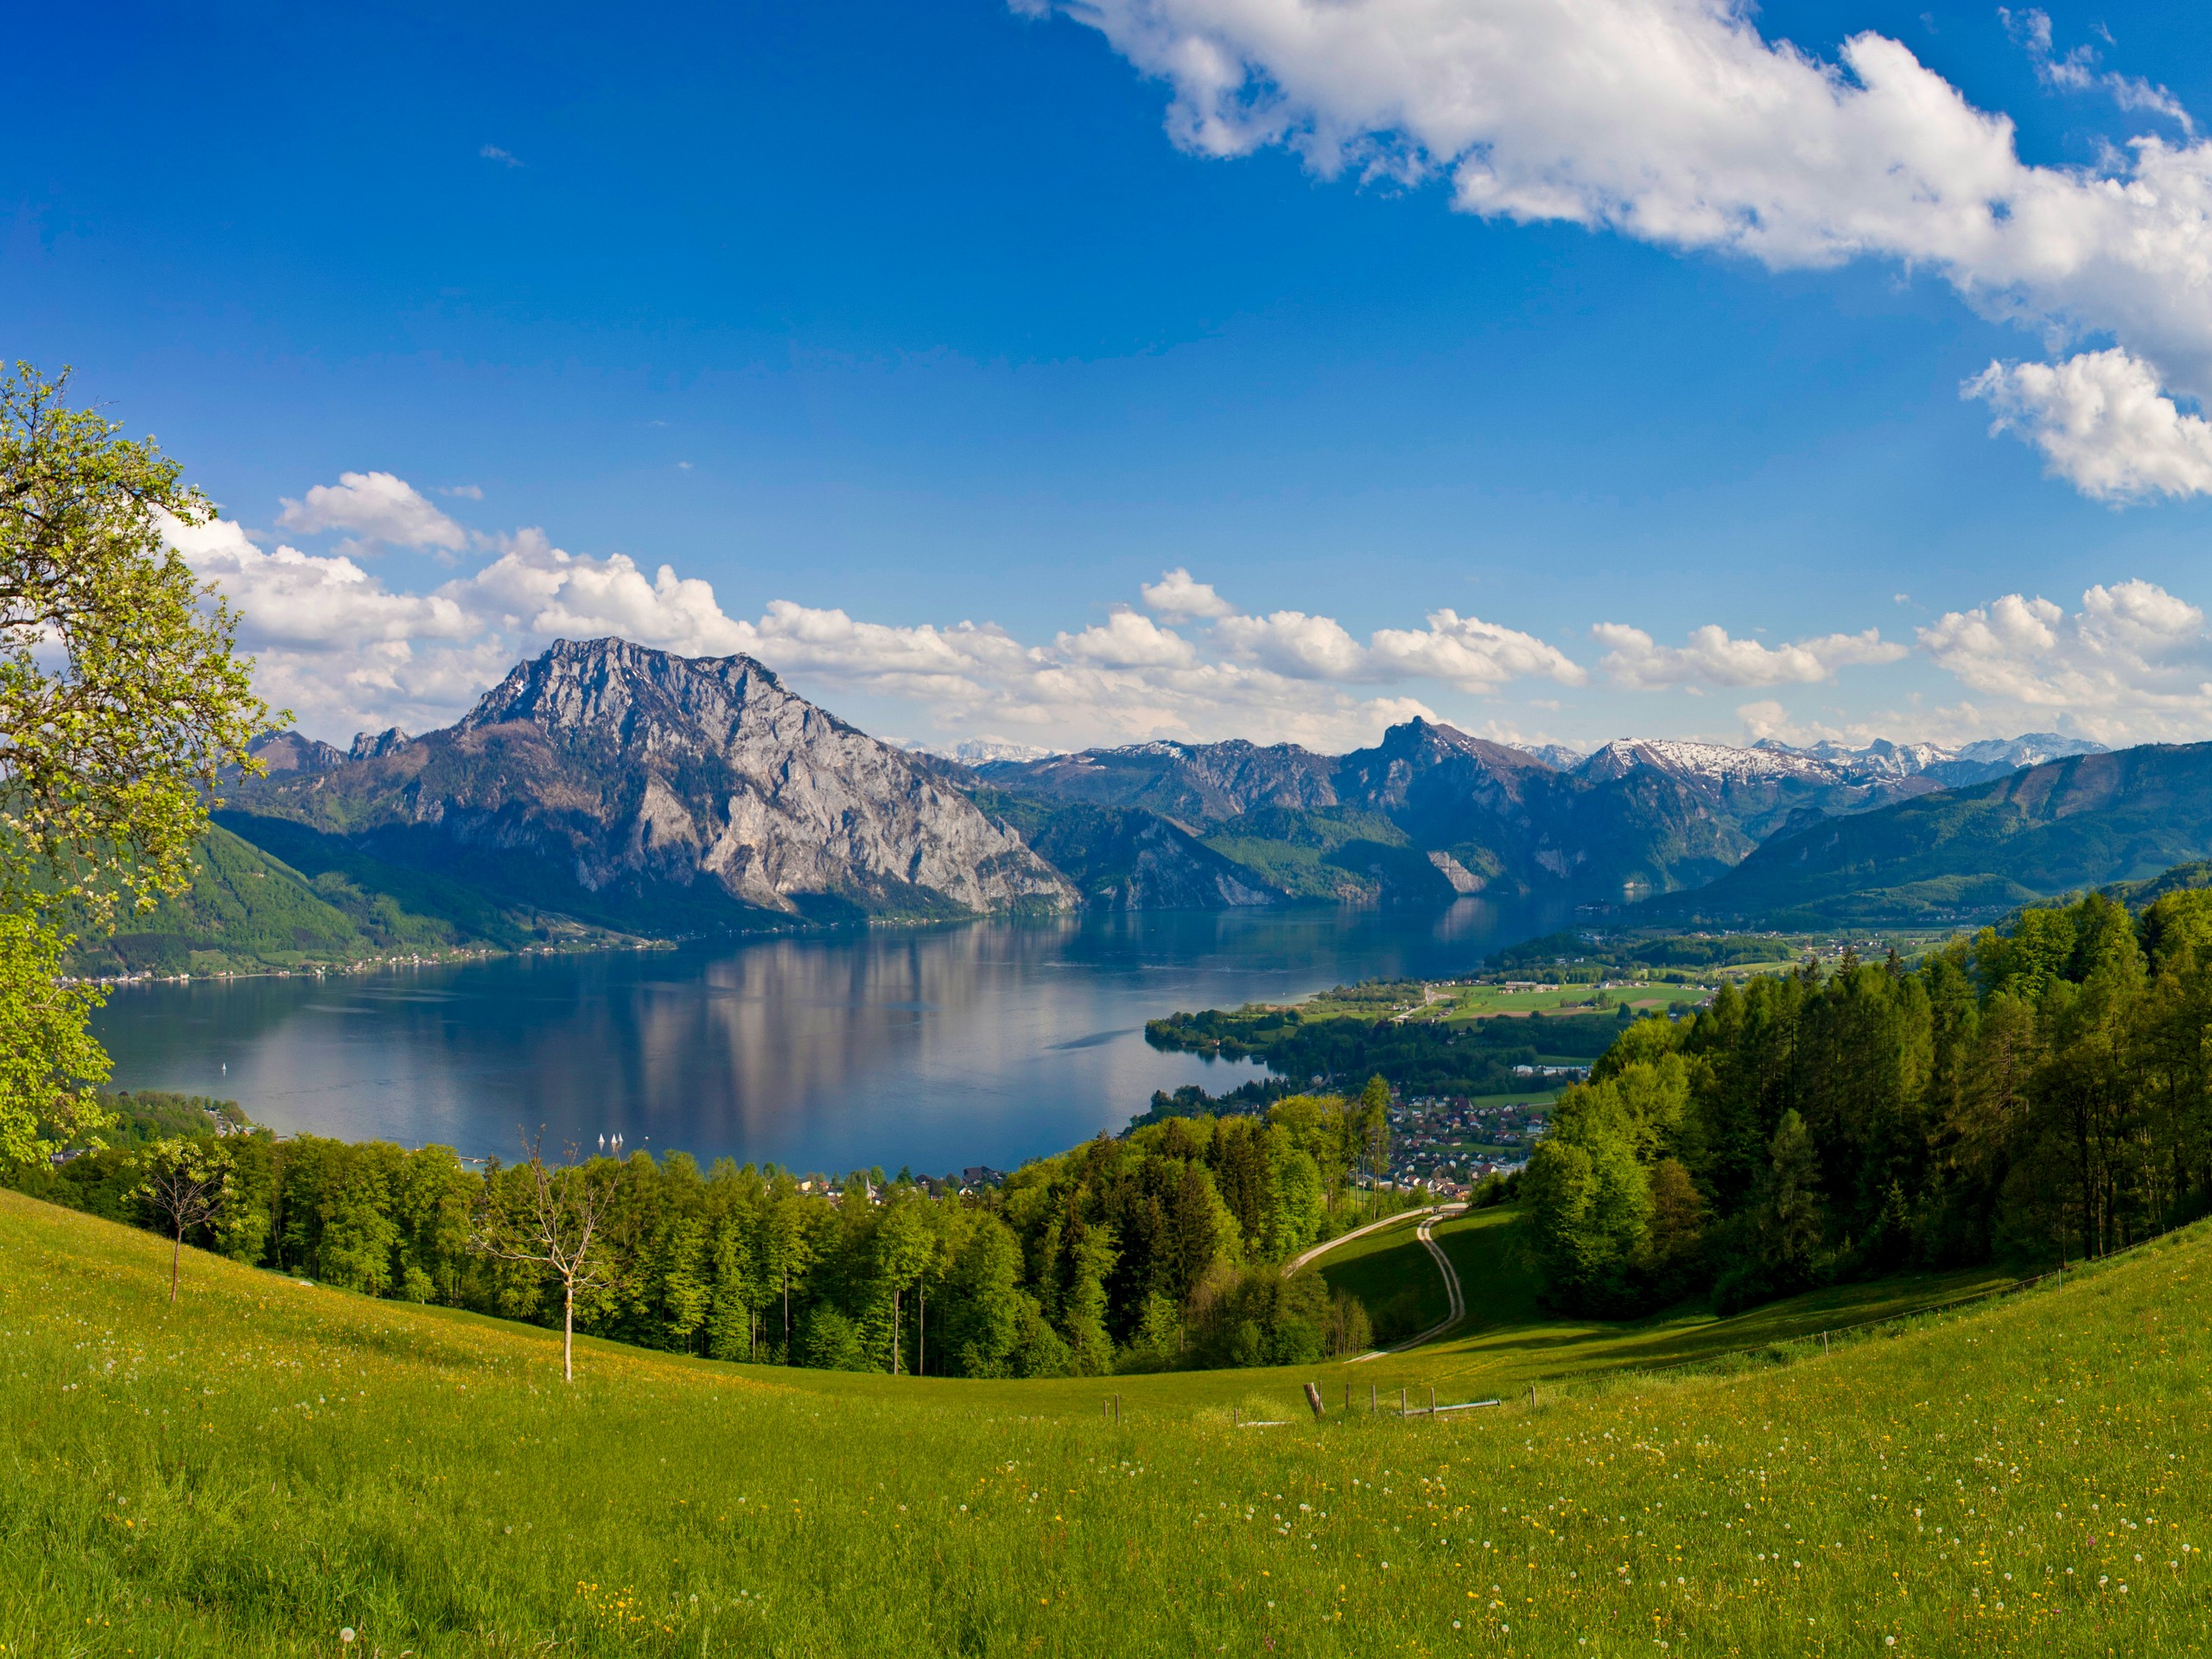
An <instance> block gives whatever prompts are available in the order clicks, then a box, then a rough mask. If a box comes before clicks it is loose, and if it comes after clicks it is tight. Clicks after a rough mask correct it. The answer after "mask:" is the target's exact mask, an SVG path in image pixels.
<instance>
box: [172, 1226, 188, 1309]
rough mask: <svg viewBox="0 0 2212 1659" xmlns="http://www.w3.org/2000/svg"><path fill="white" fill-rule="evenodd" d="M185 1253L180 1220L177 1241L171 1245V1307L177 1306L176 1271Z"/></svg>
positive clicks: (182, 1227)
mask: <svg viewBox="0 0 2212 1659" xmlns="http://www.w3.org/2000/svg"><path fill="white" fill-rule="evenodd" d="M183 1255H184V1224H183V1223H182V1222H179V1223H178V1224H177V1228H176V1242H175V1243H174V1244H172V1245H170V1246H169V1306H171V1307H175V1306H176V1272H177V1267H178V1265H179V1263H180V1262H181V1260H182V1258H183Z"/></svg>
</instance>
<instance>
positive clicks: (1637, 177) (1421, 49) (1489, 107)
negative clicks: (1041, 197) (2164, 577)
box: [1017, 0, 2212, 397]
mask: <svg viewBox="0 0 2212 1659" xmlns="http://www.w3.org/2000/svg"><path fill="white" fill-rule="evenodd" d="M1017 4H1018V7H1019V9H1021V10H1027V11H1031V12H1039V11H1043V10H1061V11H1063V12H1065V14H1066V15H1067V16H1071V17H1072V18H1074V19H1076V20H1077V21H1078V22H1083V23H1085V24H1088V25H1090V27H1092V28H1095V29H1097V30H1099V31H1100V32H1101V33H1102V34H1103V35H1105V36H1106V38H1107V39H1108V40H1109V41H1110V42H1111V43H1112V45H1113V46H1114V47H1115V48H1116V50H1118V51H1119V52H1121V53H1122V55H1123V56H1125V57H1127V58H1128V60H1130V61H1131V62H1132V63H1133V64H1135V66H1136V67H1138V68H1140V69H1141V70H1142V71H1144V72H1145V73H1147V74H1150V75H1153V76H1155V77H1157V78H1159V79H1162V80H1164V81H1166V83H1167V84H1168V86H1170V87H1171V88H1172V91H1173V102H1172V104H1171V107H1170V111H1169V115H1168V128H1169V131H1170V133H1171V134H1172V135H1173V137H1174V139H1175V140H1176V141H1177V142H1178V143H1180V144H1182V145H1184V146H1185V148H1188V149H1192V150H1195V151H1198V152H1199V153H1201V154H1205V155H1211V156H1239V155H1244V154H1247V153H1249V152H1251V151H1253V150H1255V149H1259V148H1261V147H1262V146H1265V145H1270V144H1281V145H1285V146H1287V147H1289V148H1291V149H1294V150H1295V151H1297V152H1298V153H1299V154H1300V156H1303V157H1304V159H1305V160H1306V163H1307V164H1308V165H1309V166H1310V167H1311V168H1313V169H1314V170H1315V171H1316V172H1318V173H1320V174H1323V175H1337V174H1339V173H1342V172H1344V171H1345V170H1347V169H1351V170H1355V171H1358V172H1361V173H1363V174H1367V175H1378V174H1379V175H1389V176H1392V177H1395V178H1396V179H1399V180H1402V181H1420V180H1423V179H1427V178H1432V177H1440V178H1444V179H1446V180H1448V181H1449V182H1450V186H1451V189H1452V200H1453V201H1454V203H1455V205H1456V206H1458V207H1460V208H1462V209H1463V210H1465V211H1466V212H1469V213H1479V214H1483V215H1484V216H1486V217H1491V218H1497V219H1510V220H1515V221H1519V222H1524V223H1526V222H1536V221H1554V222H1564V223H1567V224H1573V225H1580V226H1586V227H1589V228H1592V229H1600V228H1603V229H1609V230H1612V231H1616V232H1620V233H1622V234H1624V235H1628V236H1631V237H1635V238H1638V239H1640V240H1643V241H1647V242H1651V243H1654V244H1656V245H1661V246H1664V247H1669V248H1675V249H1681V250H1703V249H1711V250H1718V251H1725V252H1729V253H1733V254H1738V255H1741V256H1744V257H1749V258H1751V259H1755V260H1758V261H1759V262H1760V263H1762V264H1764V265H1766V266H1768V267H1769V268H1770V269H1773V270H1787V269H1793V268H1807V267H1814V268H1817V267H1822V266H1828V265H1834V264H1839V263H1841V262H1843V261H1846V260H1849V259H1853V258H1858V257H1876V258H1883V259H1888V260H1891V261H1895V262H1897V263H1898V264H1903V265H1905V266H1907V267H1910V268H1912V269H1924V270H1933V271H1936V272H1937V273H1939V274H1940V275H1941V276H1942V277H1944V278H1945V279H1946V280H1947V281H1948V282H1949V283H1950V284H1951V285H1952V287H1953V288H1954V289H1956V290H1957V291H1958V293H1959V294H1960V295H1961V296H1963V297H1964V298H1965V299H1966V300H1967V302H1968V303H1970V304H1972V305H1973V306H1974V307H1975V308H1978V309H1980V311H1982V312H1983V313H1984V314H1986V315H1990V316H1993V317H1998V318H2002V319H2006V320H2010V321H2017V322H2019V323H2022V324H2024V325H2026V326H2028V327H2032V328H2034V329H2036V330H2037V332H2038V333H2039V334H2044V335H2045V336H2049V337H2053V338H2056V339H2061V340H2063V339H2067V338H2074V337H2079V336H2081V335H2083V334H2095V333H2107V334H2112V335H2113V336H2115V337H2116V338H2117V340H2118V341H2119V343H2120V346H2121V347H2122V348H2124V349H2125V350H2126V351H2127V352H2128V353H2131V354H2132V355H2133V357H2134V358H2135V359H2137V360H2139V361H2140V362H2142V363H2145V364H2146V365H2155V369H2154V371H2153V372H2155V374H2156V375H2157V376H2158V379H2159V383H2160V384H2161V385H2164V386H2165V387H2168V388H2171V389H2173V390H2176V391H2180V392H2182V393H2183V394H2185V395H2187V396H2190V397H2207V396H2212V144H2207V143H2204V142H2202V141H2201V140H2198V139H2196V137H2195V135H2194V131H2193V130H2192V129H2190V128H2188V127H2187V126H2186V125H2185V124H2184V126H2183V137H2182V140H2181V141H2180V142H2175V141H2173V140H2171V139H2170V138H2168V137H2162V136H2159V135H2158V134H2145V135H2142V136H2139V137H2135V138H2133V139H2132V140H2130V141H2129V142H2128V143H2127V144H2126V146H2124V147H2122V148H2119V149H2111V150H2108V151H2107V154H2106V155H2105V156H2104V157H2103V159H2101V161H2100V162H2098V163H2097V164H2096V165H2095V166H2094V167H2089V168H2062V167H2040V166H2031V165H2029V164H2027V163H2025V162H2023V161H2022V160H2021V159H2020V157H2019V155H2018V149H2017V147H2016V146H2015V143H2014V142H2013V128H2012V122H2011V121H2010V120H2009V119H2007V118H2005V117H2004V116H2002V115H1998V114H1993V113H1990V112H1988V111H1983V110H1980V109H1977V108H1975V107H1974V105H1971V104H1969V103H1968V102H1967V99H1966V98H1965V97H1964V96H1963V95H1962V94H1961V92H1959V91H1958V89H1957V88H1955V87H1954V86H1951V85H1950V84H1949V83H1948V82H1947V81H1945V80H1944V79H1942V77H1941V76H1940V75H1937V74H1936V73H1934V72H1933V71H1932V70H1930V69H1929V68H1928V67H1926V66H1925V65H1923V63H1921V62H1920V61H1919V60H1918V59H1917V58H1916V57H1915V56H1914V54H1912V52H1911V51H1910V49H1908V48H1906V47H1905V46H1904V45H1903V44H1901V43H1900V42H1898V41H1893V40H1889V39H1885V38H1884V37H1883V36H1881V35H1876V34H1872V33H1865V34H1859V35H1853V36H1852V37H1851V38H1850V39H1849V40H1847V41H1845V42H1844V43H1843V45H1842V47H1841V48H1840V52H1839V54H1838V56H1837V60H1835V61H1834V62H1828V61H1825V60H1821V59H1819V58H1816V57H1815V56H1813V55H1812V54H1808V53H1806V52H1804V51H1802V50H1800V49H1799V48H1796V47H1795V46H1792V45H1790V44H1789V42H1787V41H1767V40H1766V39H1765V38H1764V37H1763V36H1762V35H1760V33H1759V31H1758V26H1757V24H1756V23H1755V22H1754V21H1753V19H1752V14H1751V9H1750V8H1748V7H1741V6H1737V5H1733V4H1729V3H1725V0H1591V3H1581V0H1465V3H1457V4H1451V5H1440V4H1438V3H1435V0H1364V3H1361V4H1357V5H1319V4H1314V3H1312V0H1057V3H1048V0H1017ZM2025 27H2027V29H2028V30H2029V35H2030V36H2031V38H2032V39H2035V40H2037V41H2040V42H2041V44H2040V47H2039V48H2036V49H2039V50H2040V51H2041V52H2042V54H2043V55H2042V59H2041V61H2043V62H2044V65H2045V66H2046V70H2047V78H2048V79H2050V80H2051V81H2052V82H2053V84H2056V85H2065V86H2073V85H2075V84H2076V83H2079V82H2082V81H2083V80H2084V79H2085V78H2088V79H2095V77H2094V75H2093V72H2092V70H2091V68H2090V67H2089V63H2088V60H2086V59H2084V58H2082V57H2081V56H2079V55H2078V54H2076V55H2075V56H2070V57H2068V58H2066V59H2063V60H2062V59H2056V58H2053V57H2052V56H2051V55H2050V49H2049V33H2048V29H2047V27H2044V28H2042V29H2041V30H2040V33H2038V32H2037V27H2038V26H2037V25H2035V24H2033V23H2032V22H2030V23H2027V24H2026V25H2025ZM2096 84H2098V85H2101V86H2105V87H2106V89H2107V91H2111V92H2113V93H2114V95H2115V96H2116V97H2119V98H2120V101H2121V102H2122V104H2123V105H2126V106H2127V107H2130V108H2134V109H2141V110H2146V111H2156V112H2158V113H2160V114H2162V115H2164V116H2167V117H2170V118H2175V119H2177V120H2183V119H2184V118H2183V113H2182V111H2180V109H2179V106H2178V105H2176V104H2174V102H2173V100H2172V99H2171V96H2170V95H2168V94H2166V93H2164V91H2163V89H2158V88H2154V87H2150V86H2147V85H2140V84H2139V83H2134V82H2128V81H2124V80H2121V79H2119V78H2116V77H2105V78H2104V79H2099V80H2097V81H2096Z"/></svg>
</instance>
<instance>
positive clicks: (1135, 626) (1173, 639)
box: [1058, 610, 1198, 668]
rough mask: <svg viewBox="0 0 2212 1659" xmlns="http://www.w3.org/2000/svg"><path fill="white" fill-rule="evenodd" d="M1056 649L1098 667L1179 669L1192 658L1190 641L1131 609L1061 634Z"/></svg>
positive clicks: (1193, 656)
mask: <svg viewBox="0 0 2212 1659" xmlns="http://www.w3.org/2000/svg"><path fill="white" fill-rule="evenodd" d="M1058 645H1059V648H1060V650H1061V651H1062V652H1064V653H1065V655H1067V656H1068V657H1070V658H1073V659H1074V660H1076V661H1077V662H1080V663H1090V664H1095V665H1096V666H1097V667H1100V668H1181V667H1183V666H1184V665H1185V664H1188V663H1191V662H1192V661H1193V660H1195V659H1196V657H1197V654H1198V653H1197V652H1194V651H1193V650H1192V648H1191V642H1190V641H1189V640H1187V639H1184V638H1183V636H1182V635H1181V634H1179V633H1177V632H1174V630H1173V629H1172V628H1163V627H1161V626H1160V624H1158V623H1157V622H1155V621H1154V620H1152V619H1151V618H1150V617H1148V616H1139V615H1138V614H1137V613H1135V611H1127V610H1123V611H1116V612H1115V613H1114V614H1113V615H1112V617H1110V618H1109V620H1107V621H1106V622H1104V623H1103V624H1101V625H1099V626H1093V627H1088V628H1085V629H1084V631H1083V632H1081V633H1074V634H1068V633H1064V634H1062V635H1060V636H1059V639H1058Z"/></svg>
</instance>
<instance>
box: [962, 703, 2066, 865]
mask: <svg viewBox="0 0 2212 1659" xmlns="http://www.w3.org/2000/svg"><path fill="white" fill-rule="evenodd" d="M2095 747H2096V746H2094V745H2093V744H2088V743H2084V742H2082V741H2077V740H2074V739H2069V738H2062V737H2057V736H2053V735H2050V734H2036V735H2031V736H2028V737H2021V738H2012V739H2006V740H2002V741H1990V742H1983V743H1977V744H1974V745H1971V746H1968V747H1966V748H1962V749H1946V748H1942V747H1937V746H1936V745H1934V744H1912V745H1903V744H1894V743H1888V742H1876V743H1873V744H1871V745H1869V746H1868V747H1866V748H1863V749H1856V750H1849V749H1843V748H1840V747H1836V746H1834V745H1823V746H1821V747H1820V748H1817V749H1794V748H1790V747H1787V746H1785V745H1783V744H1779V743H1775V742H1771V741H1770V742H1767V743H1763V744H1760V745H1759V746H1758V747H1754V748H1749V749H1737V748H1729V747H1724V746H1722V745H1719V744H1713V743H1694V742H1684V741H1675V740H1625V741H1620V742H1615V743H1609V744H1607V745H1605V747H1603V748H1601V749H1599V750H1598V751H1597V752H1596V753H1592V754H1588V755H1576V754H1573V753H1571V752H1567V751H1561V750H1559V749H1557V748H1549V749H1540V748H1523V747H1514V746H1510V745H1505V744H1499V743H1492V742H1489V741H1484V739H1481V738H1475V737H1470V736H1468V735H1467V734H1465V733H1464V732H1460V731H1457V730H1455V729H1454V728H1451V727H1449V726H1442V725H1437V724H1433V723H1432V722H1430V721H1421V720H1415V721H1408V723H1406V724H1405V725H1402V726H1396V727H1393V728H1391V729H1390V730H1389V732H1387V733H1385V734H1383V740H1382V741H1381V742H1380V743H1379V744H1377V745H1376V747H1373V748H1370V749H1361V750H1357V751H1355V752H1354V753H1351V754H1346V755H1324V754H1318V753H1314V752H1313V751H1312V750H1310V749H1304V748H1300V747H1296V746H1295V745H1291V744H1277V745H1274V746H1273V747H1264V748H1263V747H1260V746H1258V745H1256V744H1253V743H1249V742H1244V741H1230V742H1225V743H1197V744H1192V743H1169V742H1154V743H1141V744H1135V745H1130V746H1128V747H1120V748H1109V749H1090V750H1085V751H1084V752H1083V753H1078V754H1061V755H1053V756H1050V757H1047V758H1046V759H1043V760H1026V761H1013V760H1000V761H992V762H988V763H986V764H984V765H982V766H978V767H977V768H976V772H977V774H978V775H979V776H980V777H981V778H982V779H983V780H984V781H985V782H986V783H987V784H988V785H991V786H992V787H993V788H995V789H996V790H1000V791H1005V792H1006V793H1007V794H1009V795H1014V796H1020V797H1027V798H1033V799H1037V800H1043V801H1057V802H1062V803H1070V804H1072V803H1078V802H1079V803H1083V804H1088V805H1092V806H1112V807H1117V808H1121V809H1123V810H1142V811H1147V812H1151V813H1154V814H1157V815H1158V816H1160V817H1163V818H1166V820H1168V821H1169V822H1170V823H1173V824H1175V825H1176V826H1177V827H1179V828H1180V829H1185V830H1187V831H1189V832H1190V833H1191V834H1192V835H1193V836H1199V837H1201V838H1203V840H1204V842H1205V845H1206V846H1207V847H1209V848H1211V849H1214V850H1215V851H1217V852H1219V853H1221V854H1223V855H1224V856H1227V857H1229V858H1230V859H1233V860H1235V861H1236V862H1238V863H1240V864H1243V865H1245V866H1246V867H1248V868H1250V869H1251V870H1252V871H1254V872H1255V874H1259V875H1261V876H1262V877H1264V878H1266V879H1267V880H1269V881H1271V882H1273V883H1274V885H1276V886H1277V887H1281V888H1282V889H1283V890H1284V891H1286V892H1287V893H1291V894H1294V895H1295V896H1298V897H1305V898H1334V899H1379V898H1395V899H1442V898H1449V897H1451V896H1452V894H1453V893H1471V892H1480V891H1485V890H1494V891H1497V892H1501V893H1509V894H1522V893H1567V894H1571V895H1572V896H1574V897H1576V898H1585V899H1586V898H1605V899H1623V898H1634V897H1637V896H1641V895H1644V894H1649V893H1669V892H1672V891H1675V890H1677V889H1680V888H1685V887H1700V886H1702V885H1704V884H1705V883H1706V882H1707V881H1710V880H1713V879H1714V878H1715V877H1717V876H1719V875H1720V874H1722V873H1724V872H1725V871H1726V870H1728V869H1731V868H1733V867H1734V866H1735V865H1737V864H1738V862H1740V861H1742V860H1743V859H1744V858H1745V856H1747V855H1749V854H1750V853H1751V850H1752V849H1754V848H1755V847H1757V846H1758V843H1759V842H1762V841H1764V840H1765V839H1766V838H1767V837H1769V836H1772V835H1775V834H1777V832H1783V831H1786V830H1791V829H1802V828H1805V827H1808V826H1809V825H1810V824H1813V823H1819V822H1821V821H1822V820H1824V819H1826V818H1827V817H1831V816H1834V815H1837V814H1842V813H1856V812H1863V811H1866V810H1870V809H1873V808H1878V807H1881V806H1885V805H1888V804H1891V803H1893V802H1897V801H1900V800H1904V799H1909V798H1912V797H1914V796H1916V795H1921V794H1925V793H1928V792H1929V791H1935V790H1940V789H1945V788H1952V787H1956V786H1958V785H1961V784H1969V783H1980V782H1982V781H1984V780H1986V779H1991V778H1996V777H2001V776H2003V775H2005V773H2007V772H2012V771H2015V770H2017V769H2018V767H2020V766H2027V765H2031V764H2033V763H2034V762H2036V761H2037V760H2046V759H2048V758H2050V756H2052V755H2063V754H2075V753H2086V752H2090V751H2093V750H2094V749H2095Z"/></svg>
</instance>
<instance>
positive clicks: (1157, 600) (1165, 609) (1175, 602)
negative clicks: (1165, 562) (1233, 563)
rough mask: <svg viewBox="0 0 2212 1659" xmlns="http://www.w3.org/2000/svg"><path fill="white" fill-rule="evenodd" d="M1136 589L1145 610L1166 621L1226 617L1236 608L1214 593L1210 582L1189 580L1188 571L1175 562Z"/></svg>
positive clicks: (1190, 577)
mask: <svg viewBox="0 0 2212 1659" xmlns="http://www.w3.org/2000/svg"><path fill="white" fill-rule="evenodd" d="M1137 592H1138V594H1140V595H1141V596H1142V598H1143V600H1144V606H1145V609H1147V610H1148V611H1150V612H1151V613H1153V614H1154V616H1164V617H1166V619H1167V620H1169V621H1170V622H1185V621H1195V620H1200V619H1202V618H1208V617H1217V616H1228V615H1230V614H1231V613H1234V612H1235V611H1236V607H1235V606H1234V605H1231V604H1230V602H1229V601H1227V600H1225V599H1224V598H1223V597H1222V596H1221V595H1220V594H1217V593H1216V592H1214V590H1213V584H1212V583H1211V582H1198V581H1197V580H1195V579H1193V578H1192V575H1191V573H1190V572H1189V571H1188V570H1185V569H1182V568H1181V567H1180V566H1178V567H1177V568H1176V569H1173V570H1170V571H1168V572H1166V574H1165V575H1162V576H1161V577H1160V580H1159V581H1158V582H1140V583H1139V584H1138V585H1137Z"/></svg>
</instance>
